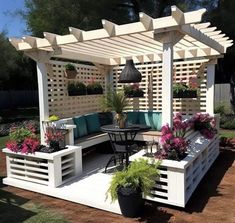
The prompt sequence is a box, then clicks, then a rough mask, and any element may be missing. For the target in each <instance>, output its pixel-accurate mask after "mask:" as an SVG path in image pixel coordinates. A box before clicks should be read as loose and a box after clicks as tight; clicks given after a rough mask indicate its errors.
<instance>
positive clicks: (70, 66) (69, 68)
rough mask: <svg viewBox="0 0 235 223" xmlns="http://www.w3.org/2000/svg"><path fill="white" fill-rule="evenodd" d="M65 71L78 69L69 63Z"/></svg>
mask: <svg viewBox="0 0 235 223" xmlns="http://www.w3.org/2000/svg"><path fill="white" fill-rule="evenodd" d="M65 69H66V70H76V67H75V66H74V65H73V64H71V63H68V64H66V65H65Z"/></svg>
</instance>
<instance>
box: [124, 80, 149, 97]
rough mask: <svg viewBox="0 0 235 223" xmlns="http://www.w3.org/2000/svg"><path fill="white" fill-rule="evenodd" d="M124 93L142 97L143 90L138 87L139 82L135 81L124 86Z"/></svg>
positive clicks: (128, 95) (129, 95)
mask: <svg viewBox="0 0 235 223" xmlns="http://www.w3.org/2000/svg"><path fill="white" fill-rule="evenodd" d="M124 93H125V95H126V96H127V97H130V98H131V97H132V98H137V97H143V96H144V91H143V90H142V89H141V88H140V87H139V84H137V83H135V84H132V85H126V86H124Z"/></svg>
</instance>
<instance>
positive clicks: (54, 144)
mask: <svg viewBox="0 0 235 223" xmlns="http://www.w3.org/2000/svg"><path fill="white" fill-rule="evenodd" d="M49 146H50V148H51V149H53V150H54V151H59V150H60V143H59V142H57V141H51V142H50V143H49Z"/></svg>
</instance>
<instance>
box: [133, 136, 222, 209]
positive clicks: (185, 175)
mask: <svg viewBox="0 0 235 223" xmlns="http://www.w3.org/2000/svg"><path fill="white" fill-rule="evenodd" d="M193 134H194V135H192V136H193V137H192V138H191V146H190V149H189V150H188V155H187V156H186V157H185V158H184V159H183V160H181V161H174V160H162V163H161V166H160V174H161V175H160V178H159V179H158V180H157V181H156V185H155V187H154V189H153V191H152V195H153V197H146V199H147V200H152V201H156V202H161V203H166V204H171V205H175V206H179V207H185V205H186V204H187V202H188V200H189V198H190V197H191V195H192V193H193V192H194V190H195V189H196V187H197V185H198V184H199V182H200V181H201V179H202V177H203V176H204V175H205V173H206V172H207V171H208V169H209V168H210V166H211V165H212V163H213V162H214V161H215V159H216V158H217V156H218V155H219V138H218V135H216V136H215V137H214V138H213V139H211V140H210V139H206V138H204V137H203V136H201V135H200V134H198V133H197V132H196V133H193ZM144 155H145V150H141V151H140V152H138V153H136V154H134V155H133V156H131V157H130V160H134V159H138V158H140V157H144V158H145V159H150V158H148V157H146V156H144Z"/></svg>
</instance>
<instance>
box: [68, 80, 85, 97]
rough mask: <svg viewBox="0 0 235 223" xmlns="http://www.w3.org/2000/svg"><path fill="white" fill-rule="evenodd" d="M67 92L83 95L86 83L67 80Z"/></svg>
mask: <svg viewBox="0 0 235 223" xmlns="http://www.w3.org/2000/svg"><path fill="white" fill-rule="evenodd" d="M68 92H69V95H71V96H73V95H74V96H75V95H85V94H86V85H85V84H84V83H82V82H69V83H68Z"/></svg>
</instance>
